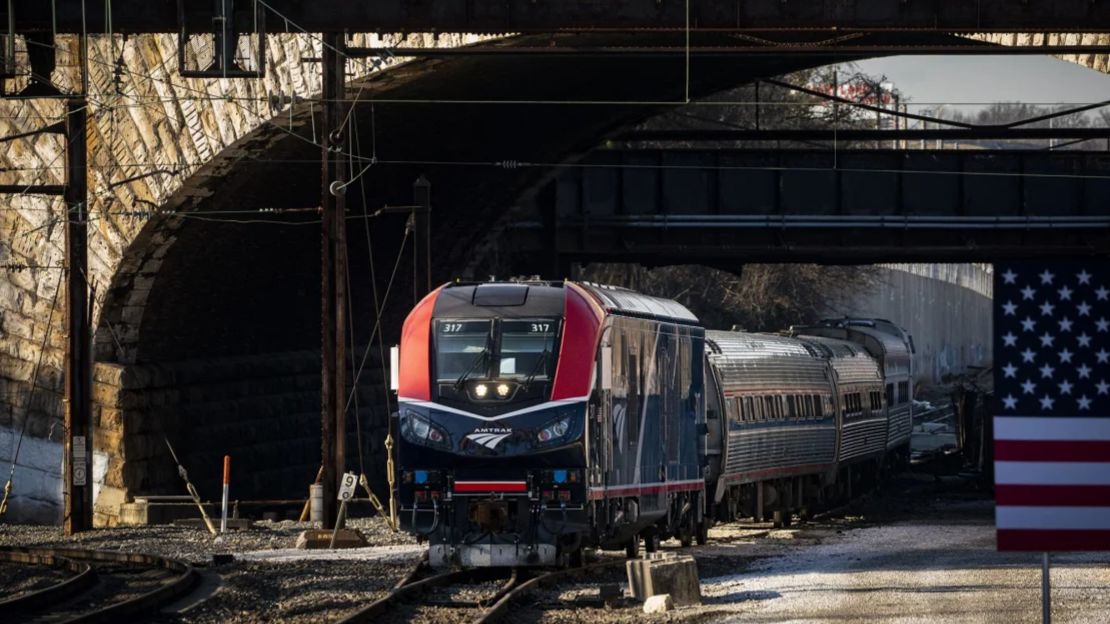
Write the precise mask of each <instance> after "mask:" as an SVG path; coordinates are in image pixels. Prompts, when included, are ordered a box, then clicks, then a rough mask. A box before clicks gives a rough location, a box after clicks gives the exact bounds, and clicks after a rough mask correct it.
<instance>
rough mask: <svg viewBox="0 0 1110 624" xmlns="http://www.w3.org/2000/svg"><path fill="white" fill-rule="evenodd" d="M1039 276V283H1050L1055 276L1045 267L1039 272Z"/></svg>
mask: <svg viewBox="0 0 1110 624" xmlns="http://www.w3.org/2000/svg"><path fill="white" fill-rule="evenodd" d="M1040 277H1041V283H1042V284H1051V283H1052V280H1053V278H1055V277H1056V275H1055V274H1054V273H1053V272H1052V271H1049V270H1048V269H1045V270H1044V272H1043V273H1041V275H1040Z"/></svg>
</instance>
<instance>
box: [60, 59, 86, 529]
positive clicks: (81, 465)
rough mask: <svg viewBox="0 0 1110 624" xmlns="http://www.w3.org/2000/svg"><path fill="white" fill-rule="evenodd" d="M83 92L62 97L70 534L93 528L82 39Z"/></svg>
mask: <svg viewBox="0 0 1110 624" xmlns="http://www.w3.org/2000/svg"><path fill="white" fill-rule="evenodd" d="M78 46H79V47H80V53H79V57H80V59H81V60H80V64H81V73H82V89H81V95H80V96H78V97H71V98H68V99H66V123H65V130H66V132H65V136H66V145H65V152H66V184H65V191H64V195H63V197H64V199H65V218H66V226H65V252H66V262H65V264H66V270H65V275H64V276H63V279H65V280H66V365H65V450H64V459H63V470H62V471H63V473H64V476H63V479H64V485H65V513H64V517H63V529H64V531H65V534H66V535H73V534H74V533H78V532H80V531H87V530H89V529H91V528H92V517H93V498H92V492H93V487H92V478H93V477H92V461H91V459H92V435H93V430H92V418H91V414H92V359H91V357H90V354H89V350H90V347H91V344H90V340H89V334H90V332H89V320H90V318H91V316H92V315H91V314H90V310H89V308H90V302H89V283H88V265H89V259H88V215H89V211H88V169H87V165H88V162H87V154H86V149H87V147H86V137H87V134H86V132H87V122H88V115H87V111H88V99H87V93H88V90H87V88H86V86H85V79H84V73H85V63H84V61H85V39H84V37H81V38H80V41H79V43H78Z"/></svg>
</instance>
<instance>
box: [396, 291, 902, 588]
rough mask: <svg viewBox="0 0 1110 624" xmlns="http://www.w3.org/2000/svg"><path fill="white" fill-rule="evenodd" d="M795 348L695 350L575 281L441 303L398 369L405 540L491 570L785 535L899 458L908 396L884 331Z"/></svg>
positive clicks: (415, 333) (668, 308) (820, 337)
mask: <svg viewBox="0 0 1110 624" xmlns="http://www.w3.org/2000/svg"><path fill="white" fill-rule="evenodd" d="M793 333H794V334H795V335H794V336H793V337H787V336H780V335H771V334H746V333H740V332H714V331H710V332H706V331H705V330H704V329H703V328H702V327H701V326H700V324H699V323H698V320H697V318H696V317H695V316H694V315H693V314H691V313H690V311H689V310H687V309H686V308H685V307H683V306H682V305H680V304H678V303H676V302H674V301H669V300H665V299H660V298H656V297H649V296H646V295H641V294H638V293H635V292H632V291H630V290H626V289H623V288H614V287H607V286H598V285H595V284H587V283H581V282H571V281H567V282H507V283H506V282H490V283H480V284H448V285H445V286H442V287H440V288H439V289H437V290H435V291H434V292H432V293H431V294H430V295H428V296H427V297H426V298H425V299H424V300H423V301H421V302H420V303H419V304H417V306H416V307H415V308H414V309H413V311H412V312H411V313H410V314H409V317H408V318H407V319H406V321H405V324H404V328H403V331H402V338H401V344H400V347H399V355H398V362H397V364H396V365H395V370H396V372H397V376H396V384H397V386H396V387H397V391H398V411H397V414H396V415H395V416H394V418H395V419H396V420H395V423H394V426H395V431H398V432H399V433H400V436H399V438H400V439H399V443H398V447H397V456H398V460H399V463H398V471H399V480H398V489H397V496H398V500H399V502H400V519H401V523H402V526H403V527H404V528H405V529H406V530H408V531H411V532H414V533H416V534H418V535H421V536H423V537H425V538H427V539H428V540H429V542H430V545H429V558H430V561H431V562H432V563H433V564H434V565H462V566H501V565H560V564H567V563H576V562H577V561H578V560H580V558H581V554H582V549H583V547H601V548H622V547H623V548H625V549H626V551H627V552H628V554H629V555H630V556H632V555H635V554H636V552H637V551H638V549H639V545H640V543H641V540H642V541H643V542H644V544H645V546H646V548H647V549H648V550H654V549H655V548H656V547H657V546H658V542H659V540H661V539H664V538H668V537H677V538H679V539H680V540H681V541H682V543H683V544H684V545H689V544H691V543H693V542H694V541H697V542H699V543H704V541H705V539H706V532H707V530H708V527H709V526H710V524H711V523H712V522H713V521H714V520H721V519H731V518H735V517H737V516H738V515H760V516H761V515H762V514H763V513H764V511H765V510H771V511H774V512H776V513H777V514H778V516H776V517H777V518H779V519H780V520H781V519H783V518H785V519H786V521H788V519H789V515H790V513H792V512H796V511H804V508H805V507H806V506H807V505H808V504H810V503H812V502H819V501H821V500H822V499H825V498H828V497H833V496H837V495H839V494H842V493H844V492H845V491H846V490H849V489H850V487H851V483H852V480H853V479H858V478H860V477H861V476H862V475H867V474H873V473H877V471H878V468H879V467H880V466H881V465H882V464H883V462H884V461H887V460H889V458H891V457H894V456H896V455H897V454H898V453H901V452H903V450H904V449H903V447H904V446H906V445H908V437H909V427H908V422H909V421H908V418H909V411H908V410H909V404H908V397H909V392H910V388H909V383H910V381H909V380H910V379H911V375H910V371H909V364H908V363H909V351H910V343H909V341H908V336H906V335H905V334H904V332H902V331H901V330H899V329H897V328H896V327H894V326H892V325H890V324H889V323H885V322H875V321H861V320H849V319H844V320H841V321H830V322H825V323H822V324H821V325H819V326H816V327H812V328H809V327H807V328H795V329H794V331H793ZM902 383H905V384H906V387H905V389H906V394H905V395H904V396H905V399H906V400H905V401H902V402H899V401H900V400H901V398H902V397H903V395H901V394H899V393H900V392H901V388H902V386H901V384H902ZM892 384H897V390H892V389H891V388H892ZM903 403H904V405H903Z"/></svg>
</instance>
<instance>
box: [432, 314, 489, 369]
mask: <svg viewBox="0 0 1110 624" xmlns="http://www.w3.org/2000/svg"><path fill="white" fill-rule="evenodd" d="M492 324H493V323H492V321H489V320H482V321H469V320H468V321H439V322H438V323H437V324H436V378H437V379H438V380H439V381H441V382H456V381H458V380H462V379H465V378H467V377H474V376H477V377H486V375H487V369H488V368H489V354H490V348H491V345H490V343H491V340H490V338H491V331H490V330H491V327H492Z"/></svg>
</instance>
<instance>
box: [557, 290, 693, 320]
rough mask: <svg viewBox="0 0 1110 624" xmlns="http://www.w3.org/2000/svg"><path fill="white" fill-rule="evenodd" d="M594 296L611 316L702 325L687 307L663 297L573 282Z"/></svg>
mask: <svg viewBox="0 0 1110 624" xmlns="http://www.w3.org/2000/svg"><path fill="white" fill-rule="evenodd" d="M572 283H573V284H575V285H577V286H580V287H582V288H583V289H584V290H585V291H587V292H588V293H590V294H591V295H593V297H594V299H596V300H597V302H598V303H599V304H600V305H601V307H602V308H603V309H604V310H605V311H606V312H607V313H609V314H622V315H627V316H635V317H641V318H651V319H657V320H665V321H673V322H676V323H682V324H685V325H700V322H699V321H698V317H696V316H694V313H693V312H691V311H690V310H688V309H686V306H684V305H682V304H681V303H678V302H677V301H672V300H670V299H663V298H662V297H652V296H651V295H644V294H641V293H638V292H636V291H634V290H629V289H627V288H621V287H619V286H605V285H602V284H594V283H592V282H572Z"/></svg>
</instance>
